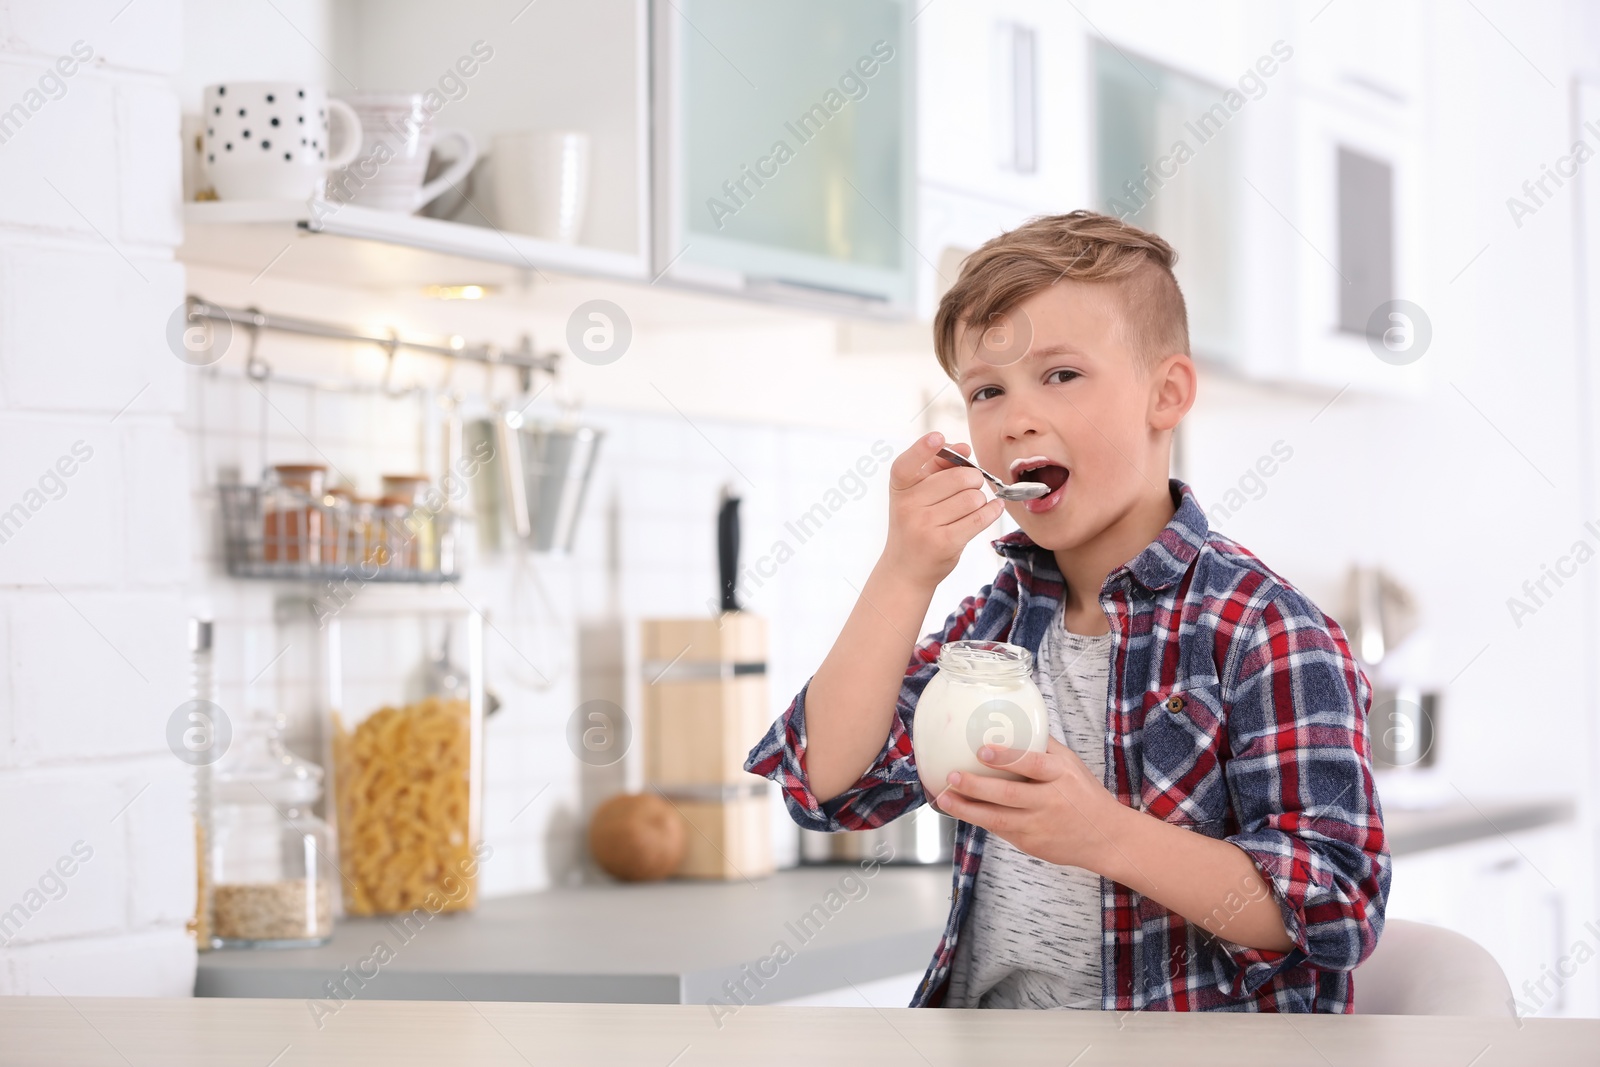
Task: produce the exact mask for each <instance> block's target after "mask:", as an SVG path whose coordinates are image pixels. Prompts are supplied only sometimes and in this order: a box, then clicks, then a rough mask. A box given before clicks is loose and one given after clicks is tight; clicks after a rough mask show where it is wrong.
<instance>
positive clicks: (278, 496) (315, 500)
mask: <svg viewBox="0 0 1600 1067" xmlns="http://www.w3.org/2000/svg"><path fill="white" fill-rule="evenodd" d="M327 472H328V469H327V468H326V467H323V466H320V465H318V464H312V463H281V464H278V465H277V466H275V467H273V468H272V471H271V474H270V475H269V476H268V478H267V482H266V486H265V489H264V498H263V500H262V506H261V511H262V531H261V533H262V537H261V558H262V559H263V560H265V561H266V562H268V563H321V562H323V531H324V526H323V518H324V516H323V495H324V493H323V485H324V482H325V480H326V478H327Z"/></svg>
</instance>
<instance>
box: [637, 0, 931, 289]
mask: <svg viewBox="0 0 1600 1067" xmlns="http://www.w3.org/2000/svg"><path fill="white" fill-rule="evenodd" d="M653 30H654V38H655V40H654V44H655V53H654V58H655V70H654V77H655V91H656V96H655V120H656V126H655V129H656V138H657V139H656V147H657V151H656V159H655V164H656V165H655V201H654V202H655V216H656V229H655V235H656V242H655V271H656V272H657V273H659V274H661V275H663V276H665V277H668V278H670V279H673V280H676V281H678V282H681V283H685V284H692V285H703V286H711V287H717V288H724V289H728V290H733V291H742V292H745V293H746V294H749V295H755V296H763V297H768V298H772V299H778V300H786V301H787V300H800V301H804V302H820V303H823V304H826V305H829V306H837V307H841V308H852V309H855V310H860V311H867V312H869V313H870V312H873V311H881V312H883V313H886V314H902V313H904V312H905V310H906V309H908V308H909V307H910V305H911V302H912V286H913V281H914V276H915V263H916V261H917V250H916V248H915V247H914V246H913V244H912V243H911V242H912V239H913V235H914V234H915V220H916V212H915V187H914V165H915V157H914V155H913V144H912V141H913V136H914V119H913V116H914V114H915V88H916V81H915V68H916V58H915V55H914V48H913V47H912V34H911V11H910V4H909V2H908V0H818V2H811V3H805V4H797V3H783V4H752V3H749V2H748V0H659V2H658V3H657V4H656V5H655V7H654V27H653Z"/></svg>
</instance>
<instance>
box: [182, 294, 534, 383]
mask: <svg viewBox="0 0 1600 1067" xmlns="http://www.w3.org/2000/svg"><path fill="white" fill-rule="evenodd" d="M185 304H186V305H187V307H188V318H189V321H190V322H198V321H199V320H200V319H209V320H210V321H212V322H226V323H229V324H231V325H233V326H242V327H244V328H245V329H247V330H275V331H277V332H279V333H296V334H301V335H302V336H306V337H322V338H326V339H327V340H330V341H355V342H359V343H362V344H369V345H377V346H378V347H379V348H382V349H384V350H386V351H388V352H389V353H390V354H391V355H392V354H393V353H394V352H396V351H398V350H399V349H402V348H409V349H411V350H412V351H413V352H426V353H428V354H429V355H431V356H443V357H444V358H446V359H465V360H471V361H472V362H474V363H488V364H496V365H500V366H506V367H517V368H519V369H522V370H525V371H534V370H538V371H545V372H547V373H550V374H554V373H555V370H556V360H557V358H558V357H557V354H556V353H554V352H549V353H546V354H545V355H542V356H539V355H535V354H534V351H533V340H532V338H530V337H529V336H528V335H527V334H523V335H522V342H521V344H520V345H518V346H517V347H516V348H513V349H504V348H501V347H500V346H498V345H494V344H478V345H466V344H464V345H462V346H461V347H459V348H457V347H454V346H451V345H436V344H429V343H427V342H425V341H411V340H407V339H406V338H404V337H400V336H399V335H391V336H388V337H374V336H373V335H371V334H365V333H361V332H359V331H357V330H351V329H348V328H346V327H344V326H334V325H331V324H329V323H326V322H313V321H312V320H310V319H297V318H291V317H290V316H288V315H271V314H268V313H267V312H264V311H262V310H261V309H260V308H230V307H223V306H222V305H220V304H213V303H211V302H209V301H206V300H202V299H200V298H199V297H198V296H193V295H191V296H189V297H188V299H187V300H186V301H185Z"/></svg>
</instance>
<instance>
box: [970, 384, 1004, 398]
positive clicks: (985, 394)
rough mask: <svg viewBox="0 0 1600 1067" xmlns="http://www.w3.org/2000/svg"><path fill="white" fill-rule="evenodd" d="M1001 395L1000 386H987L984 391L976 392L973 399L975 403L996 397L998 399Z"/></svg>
mask: <svg viewBox="0 0 1600 1067" xmlns="http://www.w3.org/2000/svg"><path fill="white" fill-rule="evenodd" d="M999 395H1000V387H999V386H997V385H986V386H984V387H983V388H982V389H979V390H977V391H976V392H974V393H973V394H972V399H973V400H974V401H978V400H991V399H993V398H994V397H997V396H999Z"/></svg>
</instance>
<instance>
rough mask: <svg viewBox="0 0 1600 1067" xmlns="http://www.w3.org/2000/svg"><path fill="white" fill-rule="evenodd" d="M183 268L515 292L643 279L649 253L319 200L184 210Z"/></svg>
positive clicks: (211, 204) (205, 205)
mask: <svg viewBox="0 0 1600 1067" xmlns="http://www.w3.org/2000/svg"><path fill="white" fill-rule="evenodd" d="M178 255H179V258H181V259H182V260H183V261H184V262H185V263H191V264H196V265H208V266H216V267H224V268H227V269H230V270H237V271H246V272H249V273H250V274H251V275H252V276H255V275H258V274H263V273H267V272H269V271H270V272H271V273H273V274H276V275H280V276H284V277H293V278H297V279H301V280H304V281H314V282H325V283H338V284H346V285H348V284H349V283H350V282H351V280H352V279H360V280H361V282H362V283H364V284H369V285H377V286H393V285H408V286H416V285H432V284H444V285H451V284H466V283H479V284H489V285H519V284H525V283H526V282H528V281H529V280H536V279H538V278H539V277H540V275H542V274H546V273H556V274H577V275H590V276H599V277H607V278H627V279H636V278H647V277H648V274H647V268H646V264H645V260H644V257H643V256H639V255H630V254H627V253H623V252H615V251H611V250H608V249H603V248H593V247H585V246H582V245H563V244H558V243H556V242H553V241H544V240H540V239H539V238H536V237H528V236H525V235H522V234H515V233H507V232H504V231H501V230H496V229H492V228H490V227H488V226H473V225H469V224H467V223H462V222H448V221H445V220H443V219H431V218H426V217H423V216H418V215H401V214H397V213H395V212H389V211H378V210H375V209H373V208H365V207H361V206H359V205H355V204H332V203H327V202H322V201H314V200H313V201H292V200H291V201H254V200H246V201H223V200H213V201H201V202H198V203H190V204H185V205H184V242H183V245H182V247H181V248H180V249H179V251H178Z"/></svg>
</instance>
